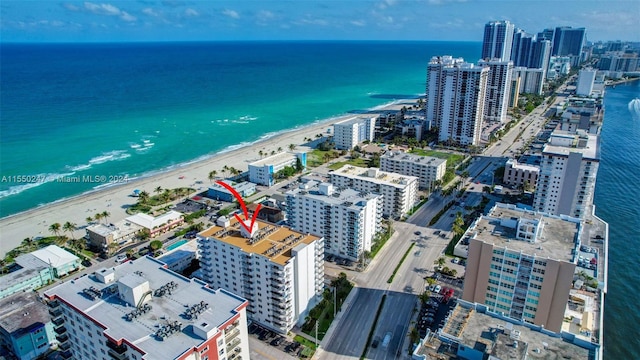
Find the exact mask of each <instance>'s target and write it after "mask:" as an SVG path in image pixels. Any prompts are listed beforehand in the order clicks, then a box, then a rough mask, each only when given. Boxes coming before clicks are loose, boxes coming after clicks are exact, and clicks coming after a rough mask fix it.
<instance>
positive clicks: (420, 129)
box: [394, 118, 427, 141]
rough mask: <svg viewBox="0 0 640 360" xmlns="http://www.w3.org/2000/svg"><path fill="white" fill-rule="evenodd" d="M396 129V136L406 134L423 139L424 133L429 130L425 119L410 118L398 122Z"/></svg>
mask: <svg viewBox="0 0 640 360" xmlns="http://www.w3.org/2000/svg"><path fill="white" fill-rule="evenodd" d="M394 131H395V135H396V136H405V137H408V138H413V139H416V140H417V141H422V139H423V138H424V134H425V133H426V132H427V125H426V121H425V120H424V119H418V118H408V119H404V120H402V121H400V122H397V123H396V126H395V129H394Z"/></svg>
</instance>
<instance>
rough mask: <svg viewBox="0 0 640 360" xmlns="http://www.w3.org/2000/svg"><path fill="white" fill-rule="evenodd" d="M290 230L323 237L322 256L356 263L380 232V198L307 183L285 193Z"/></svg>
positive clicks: (344, 188) (381, 197)
mask: <svg viewBox="0 0 640 360" xmlns="http://www.w3.org/2000/svg"><path fill="white" fill-rule="evenodd" d="M285 195H286V203H287V218H288V221H289V223H290V224H291V227H292V228H293V229H295V230H297V231H301V232H303V233H311V234H316V235H318V236H322V237H324V245H325V249H324V251H325V253H328V254H333V255H336V256H338V257H342V258H347V259H350V260H354V261H358V260H360V256H361V255H362V253H363V252H365V251H370V250H371V245H372V242H373V238H374V237H375V235H376V233H378V232H379V231H380V229H381V220H382V206H383V201H384V199H383V197H384V195H380V194H374V193H367V192H364V191H357V190H353V189H348V188H346V187H336V186H334V185H332V184H328V183H317V182H314V181H309V182H307V183H305V184H300V187H299V188H297V189H294V190H290V191H288V192H286V194H285Z"/></svg>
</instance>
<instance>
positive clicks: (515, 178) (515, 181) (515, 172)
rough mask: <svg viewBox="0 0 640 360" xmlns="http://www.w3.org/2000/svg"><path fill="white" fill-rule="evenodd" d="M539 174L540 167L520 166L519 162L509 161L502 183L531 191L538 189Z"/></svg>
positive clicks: (505, 167)
mask: <svg viewBox="0 0 640 360" xmlns="http://www.w3.org/2000/svg"><path fill="white" fill-rule="evenodd" d="M539 174H540V168H539V167H538V166H534V165H527V164H519V163H518V160H516V159H509V160H507V163H506V164H505V166H504V176H503V178H502V181H503V182H504V183H505V184H507V185H511V186H513V187H517V188H519V187H522V188H524V189H525V190H529V191H531V190H533V189H534V188H535V187H536V181H538V175H539Z"/></svg>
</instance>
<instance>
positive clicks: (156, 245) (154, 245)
mask: <svg viewBox="0 0 640 360" xmlns="http://www.w3.org/2000/svg"><path fill="white" fill-rule="evenodd" d="M149 248H150V249H151V250H153V251H156V250H159V249H160V248H162V241H160V240H153V241H152V242H150V243H149Z"/></svg>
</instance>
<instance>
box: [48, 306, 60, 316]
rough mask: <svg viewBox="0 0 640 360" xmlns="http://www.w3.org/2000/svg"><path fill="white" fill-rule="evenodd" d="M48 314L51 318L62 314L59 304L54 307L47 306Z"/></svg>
mask: <svg viewBox="0 0 640 360" xmlns="http://www.w3.org/2000/svg"><path fill="white" fill-rule="evenodd" d="M49 315H51V317H52V318H56V317H58V316H62V309H60V307H59V306H56V307H55V308H49Z"/></svg>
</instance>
